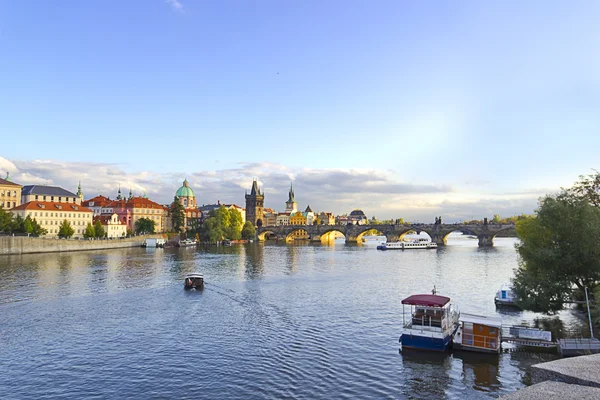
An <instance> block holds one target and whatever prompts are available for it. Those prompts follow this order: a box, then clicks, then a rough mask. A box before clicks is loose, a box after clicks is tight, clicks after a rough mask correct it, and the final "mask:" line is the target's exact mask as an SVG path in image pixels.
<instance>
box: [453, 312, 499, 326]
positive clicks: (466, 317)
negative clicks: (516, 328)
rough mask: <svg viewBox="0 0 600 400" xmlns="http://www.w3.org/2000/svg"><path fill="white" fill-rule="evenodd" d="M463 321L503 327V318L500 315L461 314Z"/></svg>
mask: <svg viewBox="0 0 600 400" xmlns="http://www.w3.org/2000/svg"><path fill="white" fill-rule="evenodd" d="M460 321H461V322H470V323H472V324H478V325H485V326H491V327H493V328H502V318H498V317H485V316H483V315H475V314H465V313H462V314H460Z"/></svg>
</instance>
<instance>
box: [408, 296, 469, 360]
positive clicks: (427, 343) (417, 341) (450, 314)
mask: <svg viewBox="0 0 600 400" xmlns="http://www.w3.org/2000/svg"><path fill="white" fill-rule="evenodd" d="M434 293H435V290H434ZM405 305H407V306H410V316H409V318H408V321H407V320H406V314H404V306H405ZM402 311H403V312H402V320H403V321H402V322H403V326H404V330H403V331H402V336H400V343H402V348H403V349H404V348H413V349H420V350H434V351H445V350H447V349H448V348H449V347H450V346H452V337H453V335H454V334H455V333H456V330H457V329H458V319H459V316H460V313H459V312H458V310H456V309H455V307H454V306H453V305H452V303H451V302H450V298H449V297H446V296H438V295H436V294H415V295H412V296H409V297H407V298H405V299H404V300H402Z"/></svg>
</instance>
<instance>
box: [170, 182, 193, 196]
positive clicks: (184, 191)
mask: <svg viewBox="0 0 600 400" xmlns="http://www.w3.org/2000/svg"><path fill="white" fill-rule="evenodd" d="M175 195H176V196H177V197H196V195H195V194H194V191H193V190H192V188H191V187H190V186H189V184H188V181H187V179H186V180H184V181H183V186H182V187H180V188H179V189H177V193H175Z"/></svg>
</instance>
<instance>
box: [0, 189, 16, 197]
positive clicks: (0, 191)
mask: <svg viewBox="0 0 600 400" xmlns="http://www.w3.org/2000/svg"><path fill="white" fill-rule="evenodd" d="M4 195H6V197H10V190H7V191H6V192H5V191H4V190H0V196H4ZM12 196H13V197H17V191H16V190H13V191H12Z"/></svg>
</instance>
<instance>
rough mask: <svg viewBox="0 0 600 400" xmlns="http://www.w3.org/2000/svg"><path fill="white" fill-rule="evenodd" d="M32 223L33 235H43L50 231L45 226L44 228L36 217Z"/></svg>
mask: <svg viewBox="0 0 600 400" xmlns="http://www.w3.org/2000/svg"><path fill="white" fill-rule="evenodd" d="M31 225H32V226H33V232H31V234H32V235H33V236H43V235H45V234H46V233H48V231H47V230H46V229H45V228H42V226H41V225H40V224H39V223H38V222H37V220H36V219H35V218H34V219H33V220H32V221H31Z"/></svg>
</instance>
